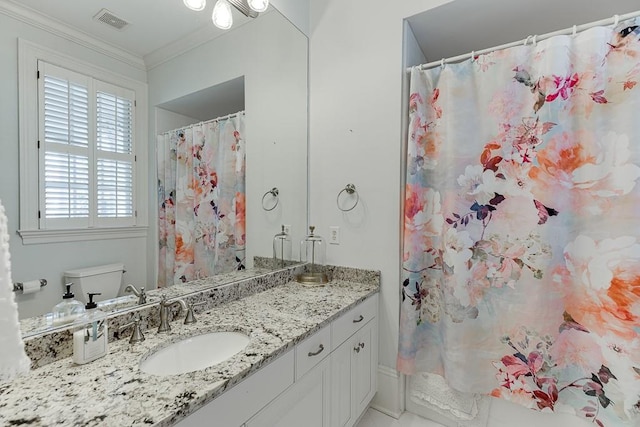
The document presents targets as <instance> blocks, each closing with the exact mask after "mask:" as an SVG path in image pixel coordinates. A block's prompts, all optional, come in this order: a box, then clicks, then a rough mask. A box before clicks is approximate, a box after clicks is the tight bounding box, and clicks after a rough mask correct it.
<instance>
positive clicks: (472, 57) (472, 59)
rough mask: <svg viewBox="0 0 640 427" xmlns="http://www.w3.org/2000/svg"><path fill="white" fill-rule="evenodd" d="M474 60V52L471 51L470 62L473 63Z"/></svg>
mask: <svg viewBox="0 0 640 427" xmlns="http://www.w3.org/2000/svg"><path fill="white" fill-rule="evenodd" d="M475 58H476V51H475V50H472V51H471V62H473V61H474V60H475Z"/></svg>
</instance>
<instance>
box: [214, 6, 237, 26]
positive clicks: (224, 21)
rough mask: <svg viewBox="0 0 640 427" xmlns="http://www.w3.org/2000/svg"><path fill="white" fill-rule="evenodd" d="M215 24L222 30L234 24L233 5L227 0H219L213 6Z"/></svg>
mask: <svg viewBox="0 0 640 427" xmlns="http://www.w3.org/2000/svg"><path fill="white" fill-rule="evenodd" d="M211 20H212V21H213V25H215V26H216V27H218V28H220V29H221V30H228V29H229V28H231V26H232V25H233V15H232V14H231V5H230V4H229V2H228V1H227V0H218V1H217V2H216V5H215V6H214V7H213V14H212V15H211Z"/></svg>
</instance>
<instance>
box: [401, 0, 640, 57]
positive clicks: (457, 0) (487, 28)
mask: <svg viewBox="0 0 640 427" xmlns="http://www.w3.org/2000/svg"><path fill="white" fill-rule="evenodd" d="M637 10H640V1H638V0H454V1H452V2H450V3H447V4H445V5H442V6H440V7H437V8H434V9H431V10H428V11H426V12H424V13H421V14H418V15H415V16H412V17H411V18H409V19H408V22H409V25H410V26H411V29H412V30H413V33H414V35H415V36H416V39H417V40H418V43H419V44H420V47H421V49H422V51H423V53H424V54H425V56H426V57H427V61H428V62H431V61H436V60H439V59H442V58H450V57H453V56H457V55H462V54H465V53H470V52H471V51H479V50H482V49H486V48H490V47H494V46H499V45H502V44H505V43H510V42H514V41H517V40H523V39H525V38H526V37H527V36H529V35H536V34H545V33H549V32H552V31H557V30H563V29H565V28H570V27H572V26H573V25H580V24H586V23H589V22H594V21H599V20H601V19H605V18H610V17H612V16H613V15H615V14H618V15H623V14H625V13H629V12H634V11H637Z"/></svg>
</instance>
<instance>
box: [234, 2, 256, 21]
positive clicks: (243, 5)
mask: <svg viewBox="0 0 640 427" xmlns="http://www.w3.org/2000/svg"><path fill="white" fill-rule="evenodd" d="M229 3H231V4H232V5H233V6H235V8H236V9H238V10H239V11H240V12H242V14H243V15H244V16H246V17H248V18H257V17H258V12H256V11H255V10H253V9H251V8H250V7H249V3H247V0H229Z"/></svg>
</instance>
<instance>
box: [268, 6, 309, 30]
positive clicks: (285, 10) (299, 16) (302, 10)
mask: <svg viewBox="0 0 640 427" xmlns="http://www.w3.org/2000/svg"><path fill="white" fill-rule="evenodd" d="M271 4H273V5H274V6H275V7H276V8H277V9H278V10H279V11H280V13H282V14H283V15H284V16H285V17H286V18H287V19H288V20H289V21H291V23H292V24H293V25H295V26H296V27H298V29H299V30H300V31H302V32H303V33H304V34H305V35H307V36H308V35H309V0H271Z"/></svg>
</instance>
